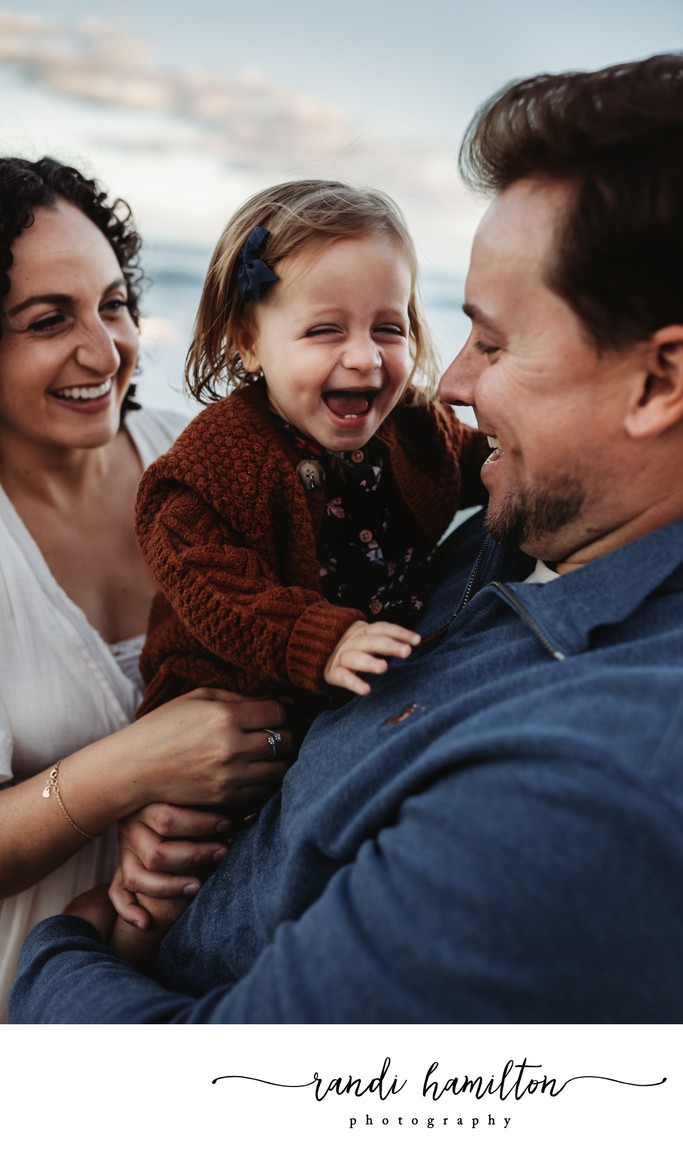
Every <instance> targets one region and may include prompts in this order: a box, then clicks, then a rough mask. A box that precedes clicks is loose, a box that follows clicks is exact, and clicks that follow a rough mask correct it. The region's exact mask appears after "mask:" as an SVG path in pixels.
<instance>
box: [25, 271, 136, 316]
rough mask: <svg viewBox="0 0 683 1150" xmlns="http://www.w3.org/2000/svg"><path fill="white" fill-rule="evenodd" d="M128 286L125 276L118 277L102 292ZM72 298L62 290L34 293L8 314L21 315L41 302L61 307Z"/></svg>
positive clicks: (103, 294) (104, 293)
mask: <svg viewBox="0 0 683 1150" xmlns="http://www.w3.org/2000/svg"><path fill="white" fill-rule="evenodd" d="M126 286H127V285H126V281H125V278H124V277H123V276H120V277H117V278H116V279H115V280H112V282H111V283H110V284H108V285H107V287H106V288H105V289H104V291H103V292H102V296H103V297H104V296H106V295H108V294H109V292H110V291H115V290H116V288H120V287H123V288H125V287H126ZM71 299H72V297H71V296H70V295H67V294H66V293H62V292H50V293H48V294H46V295H32V296H29V297H28V298H27V299H23V300H22V301H21V303H18V304H16V306H15V307H13V308H10V310H9V311H8V313H7V315H8V317H13V316H15V315H19V314H20V313H21V312H22V311H26V309H27V308H29V307H33V306H34V304H40V303H48V304H52V305H53V306H55V307H60V306H62V307H63V306H64V305H65V304H68V303H70V302H71Z"/></svg>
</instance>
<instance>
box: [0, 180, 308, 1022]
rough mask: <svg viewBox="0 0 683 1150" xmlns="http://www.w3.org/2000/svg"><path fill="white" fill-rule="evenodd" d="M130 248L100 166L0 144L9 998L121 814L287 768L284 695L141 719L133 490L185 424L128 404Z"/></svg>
mask: <svg viewBox="0 0 683 1150" xmlns="http://www.w3.org/2000/svg"><path fill="white" fill-rule="evenodd" d="M139 249H140V238H139V236H138V234H137V232H136V230H135V228H134V226H133V222H132V218H131V213H130V209H129V208H128V206H127V205H126V204H125V203H124V202H123V201H121V200H115V201H113V202H110V201H109V200H108V198H107V195H106V193H105V192H104V191H103V190H102V189H101V188H100V187H99V185H98V184H97V183H96V182H95V181H93V180H89V179H87V178H85V177H84V176H83V175H82V174H81V173H80V172H78V171H77V170H75V169H74V168H72V167H67V166H65V165H63V164H61V163H59V162H58V161H56V160H54V159H50V158H44V159H41V160H38V161H30V160H25V159H18V158H0V630H1V634H2V665H1V669H0V1013H1V1012H4V1000H5V998H6V995H7V991H8V988H9V984H10V982H11V979H12V976H13V971H14V967H15V962H16V957H17V953H18V949H19V946H20V944H21V941H22V939H23V937H24V936H25V934H26V933H27V931H28V930H29V928H30V927H31V926H32V925H33V924H34V923H36V922H37V921H38V920H40V919H41V918H44V917H45V916H46V915H50V914H53V913H57V912H60V911H62V910H63V909H64V907H65V905H66V904H67V903H69V902H70V900H71V899H72V898H73V897H74V896H75V895H77V894H79V893H80V892H81V891H83V890H86V889H88V888H89V887H91V886H93V884H97V883H101V882H106V881H109V880H110V879H111V877H112V874H113V871H114V867H115V864H116V857H117V852H116V828H115V824H116V823H117V821H118V820H121V819H125V818H126V817H127V816H130V815H132V814H133V812H135V811H137V810H138V809H139V808H141V807H143V806H145V805H146V804H173V806H172V808H171V807H167V806H164V805H162V806H156V807H155V806H153V807H152V808H150V812H149V814H148V816H147V818H148V821H149V835H152V836H153V831H154V828H156V830H157V831H159V830H162V831H165V833H166V834H167V835H173V834H174V832H175V833H177V832H178V830H179V829H180V828H179V826H178V825H175V824H174V823H173V821H172V816H171V814H170V811H171V810H173V811H177V808H178V807H183V806H184V805H187V806H189V805H191V804H192V805H195V804H207V805H208V804H219V805H220V804H222V805H223V806H225V804H230V803H235V801H236V800H239V803H238V805H237V810H238V811H239V810H247V809H250V810H251V809H253V808H254V807H255V806H256V805H258V803H259V802H260V801H262V800H263V798H264V797H265V796H266V794H267V793H268V792H269V791H270V790H272V788H273V786H274V785H275V784H276V783H277V782H278V781H279V778H280V777H281V773H282V770H283V765H282V763H281V762H280V761H277V762H274V763H272V762H269V761H268V759H269V758H270V757H271V752H270V747H269V744H268V742H267V739H266V737H265V736H264V728H266V727H269V728H273V727H276V726H279V725H280V723H281V722H282V721H283V718H284V713H283V711H282V708H281V707H280V705H279V704H277V703H275V702H272V703H269V702H258V701H243V702H241V701H239V702H238V701H237V700H236V699H235V698H234V697H232V696H229V695H227V693H224V692H216V691H213V692H212V691H199V692H193V693H192V694H191V695H187V696H185V697H184V698H182V699H179V700H177V701H175V702H174V703H171V704H169V705H168V706H166V707H162V708H160V709H159V710H158V711H157V712H155V713H154V714H153V715H150V716H148V717H146V718H144V719H141V720H140V721H139V722H137V723H134V724H133V725H130V721H131V719H132V718H133V715H134V713H135V710H136V707H137V705H138V703H139V701H140V698H141V693H140V684H139V680H138V676H137V655H138V652H139V650H140V647H141V644H142V639H143V635H144V631H145V627H146V622H147V616H148V612H149V608H150V605H151V601H152V596H153V593H154V582H153V579H152V577H151V575H150V574H149V572H148V570H147V568H146V567H145V564H144V563H143V561H142V558H141V557H140V554H139V552H138V550H137V546H136V542H135V534H134V529H133V505H134V499H135V494H136V490H137V485H138V480H139V478H140V475H141V473H142V470H143V468H144V467H146V466H147V465H148V464H149V463H151V461H152V460H153V459H154V458H155V456H156V455H158V454H159V453H160V452H161V451H163V450H165V449H166V448H167V447H168V446H169V444H170V442H171V441H172V439H173V437H174V435H175V433H176V432H177V431H178V430H179V426H178V424H179V420H178V417H177V416H173V415H169V414H165V413H161V412H152V411H149V412H146V411H144V410H142V409H140V407H139V405H138V404H136V403H134V402H132V392H133V385H132V378H133V374H134V371H135V366H136V360H137V353H138V317H139V290H140V283H141V279H142V272H141V270H140V268H139V265H138V253H139ZM282 745H283V746H284V747H286V746H287V740H286V739H285V741H284V743H283V744H282ZM247 767H248V780H247V781H248V786H247V787H245V786H244V781H245V780H244V773H245V769H246V768H247ZM240 804H241V806H240ZM187 817H188V818H192V819H193V820H195V821H194V822H193V823H192V829H193V831H194V832H195V833H196V834H198V835H205V836H207V835H208V836H209V838H212V839H213V841H212V842H202V843H200V844H196V845H195V847H194V848H193V850H192V851H191V852H189V853H188V852H187V851H186V852H185V853H184V855H183V857H182V859H180V858H178V857H177V852H176V856H175V857H174V858H173V860H172V861H173V864H174V865H173V866H170V864H169V869H172V870H173V871H174V873H175V871H183V870H188V869H189V871H190V873H194V874H195V875H196V873H197V872H196V868H197V867H198V865H199V864H200V863H202V862H205V861H206V860H207V859H208V858H209V857H211V855H214V854H215V852H216V851H217V850H218V851H219V852H220V849H221V848H222V844H221V843H220V841H219V838H220V836H219V835H217V834H216V828H217V826H218V824H219V823H220V822H221V819H222V816H220V815H217V814H215V813H210V812H194V813H193V814H192V815H191V816H190V815H189V814H188V815H187ZM197 820H199V821H197ZM223 821H224V820H223ZM186 827H187V822H185V823H184V824H183V828H184V829H186ZM138 833H139V832H138ZM153 841H154V842H157V841H158V839H156V838H153ZM223 849H224V848H223ZM180 881H182V882H185V883H188V882H189V881H190V880H189V879H187V878H186V879H184V880H180ZM193 883H194V887H195V888H197V887H198V885H199V883H198V882H197V881H194V880H193ZM190 885H192V884H190ZM149 893H155V891H154V890H151V891H150V892H149ZM174 893H175V892H174ZM119 909H120V910H123V911H124V913H126V910H127V912H128V913H130V906H128V908H126V906H122V907H119ZM138 918H139V916H138Z"/></svg>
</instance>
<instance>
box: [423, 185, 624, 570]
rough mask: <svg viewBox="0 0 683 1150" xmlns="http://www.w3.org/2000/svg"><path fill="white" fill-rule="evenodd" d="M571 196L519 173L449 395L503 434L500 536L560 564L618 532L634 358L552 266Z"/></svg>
mask: <svg viewBox="0 0 683 1150" xmlns="http://www.w3.org/2000/svg"><path fill="white" fill-rule="evenodd" d="M570 194H571V193H570V192H569V190H568V189H567V188H565V187H560V186H556V185H548V184H542V183H540V182H532V181H527V180H525V181H520V182H518V183H517V184H514V185H513V186H512V187H511V188H509V189H508V190H507V191H506V192H504V193H503V194H502V195H500V196H499V197H498V199H496V200H495V201H494V202H493V204H492V205H491V206H490V208H489V209H488V211H487V212H486V214H485V216H484V218H483V220H482V222H481V224H480V226H479V229H478V231H477V234H476V236H475V240H474V244H473V247H472V257H471V262H470V269H469V274H468V276H467V282H466V285H465V303H464V310H465V312H466V314H467V315H468V316H469V317H470V319H471V321H472V331H471V334H470V337H469V339H468V340H467V343H466V344H465V346H464V347H463V349H462V351H461V352H460V354H459V355H458V356H457V358H456V359H455V360H454V362H453V363H452V364H451V365H450V367H449V368H448V369H447V371H446V373H445V375H444V377H443V379H442V381H441V386H440V394H441V396H442V398H443V399H445V400H447V401H448V402H449V403H462V404H467V405H471V406H472V407H473V409H474V412H475V415H476V417H477V422H478V424H479V427H480V428H481V429H482V430H483V431H484V432H486V434H488V435H489V437H490V438H491V439H492V440H493V441H494V442H493V443H492V448H493V450H492V454H491V455H490V456H489V459H488V460H487V462H486V463H485V464H484V466H483V468H482V478H483V481H484V484H485V486H486V488H487V489H488V491H489V496H490V502H489V511H488V525H489V530H490V532H491V534H492V535H493V536H494V538H496V539H498V540H499V541H500V542H502V543H504V544H506V545H508V544H509V545H513V544H514V545H517V546H521V547H522V549H523V550H524V551H526V552H527V553H528V554H530V555H532V556H534V557H536V558H542V559H545V560H546V561H548V562H561V561H562V560H565V559H568V558H569V557H571V556H572V555H575V554H576V552H577V551H578V552H580V551H582V549H584V548H586V547H588V546H589V545H590V544H591V543H592V542H593V541H595V540H597V539H600V538H602V537H603V536H604V535H605V534H607V533H609V532H612V531H614V530H615V529H618V526H619V515H620V514H621V507H620V502H619V498H620V494H621V491H622V487H623V478H624V474H625V471H624V468H625V466H626V457H625V453H626V447H627V437H626V435H625V433H624V431H623V415H624V411H625V407H626V403H627V397H628V393H629V387H628V386H627V384H628V382H629V381H631V382H633V379H634V376H633V372H634V363H633V361H632V359H633V357H631V356H630V355H628V354H626V355H624V354H622V353H616V352H598V351H597V350H596V349H595V348H594V347H593V346H592V345H591V344H590V343H589V342H588V340H587V337H586V336H585V335H584V333H583V329H582V328H581V325H580V323H579V320H578V318H577V316H576V315H575V313H574V312H573V311H572V310H571V308H570V307H569V305H568V304H567V303H565V302H564V301H563V300H562V299H560V297H559V296H557V295H556V294H555V293H554V292H552V291H551V290H550V288H548V287H547V286H546V284H545V282H544V274H543V273H544V268H546V267H547V266H548V265H549V260H550V258H551V256H552V254H553V252H554V249H555V230H556V223H557V221H558V219H560V218H561V213H562V212H563V210H565V208H566V206H567V204H568V201H569V196H570Z"/></svg>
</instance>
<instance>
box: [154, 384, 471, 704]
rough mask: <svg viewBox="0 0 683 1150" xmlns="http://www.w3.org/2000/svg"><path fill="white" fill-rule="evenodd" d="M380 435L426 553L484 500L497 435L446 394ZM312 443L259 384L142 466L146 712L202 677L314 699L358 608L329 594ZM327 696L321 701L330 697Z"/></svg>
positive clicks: (388, 424) (321, 496)
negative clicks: (302, 447) (471, 420)
mask: <svg viewBox="0 0 683 1150" xmlns="http://www.w3.org/2000/svg"><path fill="white" fill-rule="evenodd" d="M377 438H378V439H379V440H381V441H382V442H383V443H384V444H385V445H386V448H387V450H388V457H389V467H390V470H391V473H392V474H393V477H394V480H395V482H396V486H397V488H398V492H399V495H400V498H401V500H402V501H403V503H404V505H405V509H406V514H407V515H409V516H410V517H411V518H412V519H413V521H414V523H415V527H416V532H415V534H416V543H417V545H418V546H419V548H420V550H421V552H422V553H423V554H425V555H428V554H429V553H430V552H431V551H432V550H433V548H434V547H435V545H436V544H437V542H438V540H439V538H440V537H441V535H442V534H443V532H444V531H445V530H446V528H447V527H448V525H449V523H450V522H451V519H452V518H453V515H454V513H455V511H456V510H457V508H458V507H459V506H471V505H473V504H476V503H481V502H483V500H484V498H485V492H484V488H483V486H482V485H481V481H480V478H479V469H480V467H481V464H482V462H483V459H484V458H485V456H486V454H487V453H488V450H489V449H488V448H487V447H486V440H485V439H484V437H483V436H481V435H480V434H479V433H478V432H476V431H474V430H473V429H472V428H469V427H466V426H465V425H464V424H462V423H460V421H459V420H458V419H457V417H456V416H455V413H454V411H453V409H452V408H451V407H449V406H448V405H446V404H443V403H441V402H440V401H437V402H435V403H434V404H431V405H430V406H429V407H407V406H405V405H401V406H399V407H397V408H395V409H394V412H393V413H392V414H391V415H390V416H389V418H388V419H387V420H386V421H385V422H384V424H383V425H382V427H381V428H380V430H379V432H378V433H377ZM300 461H301V455H300V454H298V453H297V451H296V449H295V448H294V446H293V445H292V444H291V443H290V442H289V440H288V439H287V437H286V436H285V435H284V434H283V433H282V432H281V431H280V430H279V428H278V427H277V426H276V424H275V421H274V420H273V418H272V415H271V413H270V409H269V407H268V404H267V400H266V396H265V391H264V389H263V388H262V387H261V386H259V385H258V384H250V385H249V386H248V387H246V388H243V389H239V390H237V391H235V392H233V393H232V394H231V395H230V396H229V397H228V398H226V399H223V400H218V401H217V402H215V403H213V404H211V406H210V407H208V408H206V409H205V410H204V411H202V412H200V414H199V415H198V416H197V417H196V418H195V419H194V420H193V421H192V422H191V423H190V424H189V425H188V427H186V428H185V430H184V431H183V432H182V433H181V435H180V436H179V437H178V439H177V440H176V442H175V444H174V445H173V446H172V447H171V448H170V450H169V451H167V452H166V453H165V454H164V455H162V456H161V457H160V458H159V459H157V460H156V461H155V462H154V463H153V464H152V465H151V467H149V468H148V470H147V471H146V472H145V473H144V475H143V477H142V480H141V483H140V488H139V492H138V498H137V510H136V529H137V534H138V540H139V543H140V547H141V550H142V553H143V555H144V557H145V559H146V561H147V563H148V564H149V566H150V568H151V570H152V571H153V573H154V575H155V577H156V579H157V581H158V584H159V587H160V588H161V592H160V593H159V594H157V596H156V598H155V600H154V604H153V606H152V611H151V615H150V620H149V628H148V633H147V640H146V643H145V647H144V650H143V654H142V659H141V664H140V666H141V671H142V675H143V678H144V680H145V682H146V684H147V690H146V694H145V697H144V699H143V702H142V704H141V706H140V708H139V710H138V714H139V715H141V714H144V713H146V712H147V711H150V710H152V709H153V708H155V707H157V706H159V705H160V704H161V703H163V702H166V701H167V700H168V699H171V698H174V697H175V696H177V695H180V694H184V693H185V692H187V691H189V690H192V688H194V687H198V686H213V687H224V688H226V689H231V690H236V691H242V692H245V693H247V694H252V693H256V692H261V691H268V692H276V693H278V694H285V695H286V694H289V695H291V689H292V688H294V689H295V691H294V694H295V696H297V695H298V696H299V698H305V697H309V698H310V694H311V693H313V694H314V695H318V696H320V695H321V693H322V692H324V691H325V689H326V685H325V682H324V679H323V669H324V667H325V663H326V662H327V659H328V657H329V655H330V654H331V652H332V650H333V649H334V647H335V646H336V644H337V642H338V640H339V639H340V638H341V636H342V635H343V634H344V632H345V631H346V629H347V628H348V627H349V626H350V624H351V623H352V622H353V621H354V620H356V619H361V618H363V615H362V614H361V612H360V611H357V610H355V609H353V608H346V607H341V606H335V605H333V604H331V603H329V602H327V600H325V599H324V598H323V595H322V590H321V584H320V576H319V567H320V564H319V562H318V559H317V557H316V538H317V535H318V531H319V528H320V525H321V522H322V518H323V514H324V509H325V492H324V489H316V490H312V491H308V490H304V488H303V487H302V486H301V483H300V482H299V480H298V478H297V475H296V466H297V464H298V463H299V462H300ZM319 701H322V700H319Z"/></svg>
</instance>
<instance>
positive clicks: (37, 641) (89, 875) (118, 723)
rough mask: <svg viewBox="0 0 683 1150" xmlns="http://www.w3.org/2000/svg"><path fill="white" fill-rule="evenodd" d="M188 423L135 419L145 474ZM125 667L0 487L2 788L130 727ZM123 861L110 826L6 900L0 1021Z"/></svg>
mask: <svg viewBox="0 0 683 1150" xmlns="http://www.w3.org/2000/svg"><path fill="white" fill-rule="evenodd" d="M186 422H187V420H186V419H184V418H183V416H182V415H179V414H176V413H173V412H159V411H145V410H142V411H132V412H129V414H128V415H127V417H126V428H127V430H128V433H129V434H130V437H131V439H132V440H133V443H134V445H135V447H136V450H137V452H138V454H139V456H140V460H141V462H142V465H143V467H147V466H149V464H150V463H151V462H152V461H153V460H154V459H156V457H157V456H158V455H160V454H161V452H162V451H165V450H166V449H167V447H169V446H170V444H171V443H172V442H173V440H174V439H175V437H176V436H177V434H178V433H179V431H180V430H181V429H182V427H183V426H184V424H185V423H186ZM117 654H119V658H118V660H117ZM125 666H126V664H125V659H122V658H121V657H120V653H117V652H116V651H115V650H114V649H112V648H110V647H109V646H108V645H107V643H106V642H105V641H104V639H103V638H102V637H101V635H100V634H99V633H98V632H97V631H96V630H95V629H94V628H93V627H92V626H91V625H90V623H89V622H88V620H87V619H86V617H85V615H84V614H83V612H82V611H81V609H80V607H77V606H76V604H75V603H73V602H72V601H71V599H69V597H68V596H67V595H66V594H65V592H64V591H63V590H62V588H61V587H60V586H59V584H58V583H57V582H56V581H55V579H54V578H53V576H52V573H51V572H50V570H49V568H48V566H47V564H46V563H45V560H44V559H43V556H42V554H41V552H40V551H39V549H38V547H37V546H36V544H35V542H34V540H33V538H32V536H31V535H30V534H29V532H28V531H27V529H26V527H25V526H24V523H23V521H22V520H21V519H20V517H19V516H18V515H17V513H16V511H15V510H14V507H13V505H12V504H11V502H10V501H9V499H8V498H7V496H6V494H5V492H4V491H3V490H2V488H1V487H0V786H2V785H4V786H7V785H10V784H11V781H15V782H20V781H22V780H23V779H26V778H28V777H30V776H31V775H35V774H38V773H40V772H41V771H43V770H44V769H45V768H46V767H49V766H50V765H51V764H52V763H54V762H56V760H57V759H59V758H62V757H64V756H66V755H68V754H70V752H72V751H75V750H77V749H78V748H79V747H84V746H87V745H88V744H89V743H92V742H94V741H95V740H96V739H101V738H103V737H104V736H105V735H109V734H111V733H112V732H114V731H117V730H119V729H120V728H121V727H123V726H125V725H126V724H127V723H129V722H130V721H131V719H132V717H133V714H134V712H135V709H136V707H137V705H138V702H139V700H140V692H139V687H138V686H136V684H135V683H134V682H133V680H132V679H131V678H130V677H129V675H128V674H126V670H125ZM36 801H37V802H40V801H41V795H40V794H39V793H38V792H37V793H36ZM116 857H117V856H116V827H111V828H110V829H109V830H108V831H106V832H105V833H104V834H103V835H100V837H99V838H97V839H94V840H93V841H92V842H90V843H88V844H87V845H86V846H84V847H83V848H82V849H81V850H79V851H78V852H77V853H76V854H75V855H74V856H73V857H72V858H70V859H68V860H67V861H66V862H65V863H63V864H62V866H60V867H59V868H58V869H57V870H55V871H53V872H52V874H50V875H48V876H47V877H46V878H44V879H42V880H41V881H40V882H39V883H37V884H36V885H35V886H32V887H30V888H29V889H28V890H25V891H22V892H21V893H20V894H18V895H14V896H13V897H11V898H6V899H2V900H0V1021H3V1022H4V1021H5V1020H6V1002H7V995H8V993H9V988H10V985H11V983H12V979H13V977H14V970H15V966H16V960H17V957H18V954H19V949H20V947H21V943H22V941H23V939H24V937H25V936H26V934H27V933H28V931H29V930H30V929H31V927H32V926H34V925H35V924H36V923H37V922H39V921H40V920H41V919H43V918H46V917H47V916H49V915H53V914H59V913H61V912H62V911H63V910H64V907H65V906H66V904H67V903H68V902H69V901H70V900H71V899H72V898H73V897H74V896H75V895H77V894H80V893H81V892H82V891H85V890H89V889H90V887H92V886H95V885H96V884H97V883H101V882H107V881H108V880H109V879H110V878H111V876H112V874H113V871H114V868H115V865H116Z"/></svg>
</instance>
